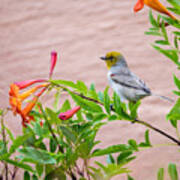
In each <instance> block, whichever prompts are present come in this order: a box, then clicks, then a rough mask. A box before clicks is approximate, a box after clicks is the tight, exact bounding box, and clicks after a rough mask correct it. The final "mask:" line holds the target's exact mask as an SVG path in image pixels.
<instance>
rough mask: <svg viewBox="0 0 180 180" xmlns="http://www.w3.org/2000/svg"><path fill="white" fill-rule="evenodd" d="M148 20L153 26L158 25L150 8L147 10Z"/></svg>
mask: <svg viewBox="0 0 180 180" xmlns="http://www.w3.org/2000/svg"><path fill="white" fill-rule="evenodd" d="M149 20H150V23H151V24H152V25H153V26H154V27H159V26H158V24H157V22H156V20H155V19H154V17H153V14H152V10H151V9H150V10H149Z"/></svg>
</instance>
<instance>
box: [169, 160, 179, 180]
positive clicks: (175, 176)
mask: <svg viewBox="0 0 180 180" xmlns="http://www.w3.org/2000/svg"><path fill="white" fill-rule="evenodd" d="M168 173H169V176H170V177H171V180H178V179H179V178H178V173H177V170H176V165H175V164H172V163H170V164H169V165H168Z"/></svg>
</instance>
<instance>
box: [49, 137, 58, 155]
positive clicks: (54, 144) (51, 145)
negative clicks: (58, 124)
mask: <svg viewBox="0 0 180 180" xmlns="http://www.w3.org/2000/svg"><path fill="white" fill-rule="evenodd" d="M49 147H50V151H51V152H55V151H56V148H57V143H56V141H55V140H54V138H53V137H51V138H50V142H49Z"/></svg>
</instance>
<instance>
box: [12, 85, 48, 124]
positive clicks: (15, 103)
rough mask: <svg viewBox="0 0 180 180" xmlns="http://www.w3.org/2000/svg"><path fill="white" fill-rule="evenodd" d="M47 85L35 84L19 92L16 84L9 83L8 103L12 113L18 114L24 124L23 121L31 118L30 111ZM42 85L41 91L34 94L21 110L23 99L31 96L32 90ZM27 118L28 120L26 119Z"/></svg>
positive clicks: (34, 90)
mask: <svg viewBox="0 0 180 180" xmlns="http://www.w3.org/2000/svg"><path fill="white" fill-rule="evenodd" d="M47 86H48V83H45V84H41V85H38V86H35V87H33V88H31V89H29V90H27V91H25V92H24V93H21V94H20V93H19V90H20V88H19V87H18V86H17V85H16V84H11V85H10V91H9V103H10V105H11V108H12V111H13V113H14V115H16V114H20V115H21V117H22V120H23V122H22V124H23V126H25V122H29V120H30V119H32V117H31V116H29V113H30V111H31V110H32V108H33V107H34V106H35V104H36V102H37V100H38V97H39V96H40V95H41V94H42V93H43V92H44V91H45V89H46V87H47ZM42 87H44V88H43V89H42V90H41V92H40V93H39V94H38V95H36V96H35V97H34V98H33V100H32V101H31V102H30V103H28V104H27V105H26V107H25V108H24V109H23V110H22V103H23V101H24V100H25V99H26V98H28V97H29V96H31V95H32V94H33V93H34V92H36V91H37V90H38V89H40V88H42ZM27 118H28V119H29V120H27Z"/></svg>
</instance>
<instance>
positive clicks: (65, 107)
mask: <svg viewBox="0 0 180 180" xmlns="http://www.w3.org/2000/svg"><path fill="white" fill-rule="evenodd" d="M69 109H71V104H70V102H69V100H67V99H66V100H65V101H64V103H63V105H62V106H61V109H60V112H66V111H68V110H69Z"/></svg>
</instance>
